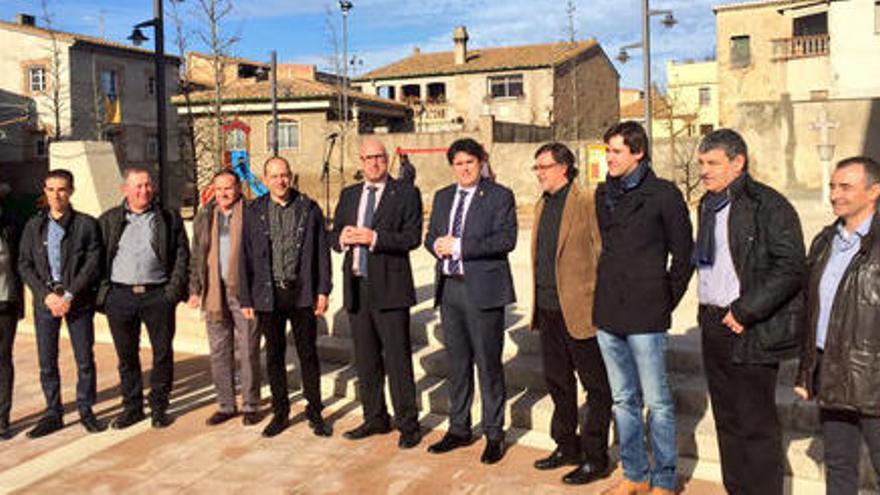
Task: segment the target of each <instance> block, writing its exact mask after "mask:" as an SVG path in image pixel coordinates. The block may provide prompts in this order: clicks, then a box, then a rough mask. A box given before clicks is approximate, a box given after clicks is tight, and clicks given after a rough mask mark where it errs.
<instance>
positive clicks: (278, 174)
mask: <svg viewBox="0 0 880 495" xmlns="http://www.w3.org/2000/svg"><path fill="white" fill-rule="evenodd" d="M291 176H292V174H291V172H290V164H289V163H287V160H285V159H284V158H281V157H280V156H275V157H272V158H269V159H268V160H266V163H264V164H263V181H264V182H265V183H266V187H268V188H269V194H270V195H271V196H272V199H274V200H276V201H279V202H285V201H286V200H287V192H288V191H289V190H290V184H291V179H292V177H291Z"/></svg>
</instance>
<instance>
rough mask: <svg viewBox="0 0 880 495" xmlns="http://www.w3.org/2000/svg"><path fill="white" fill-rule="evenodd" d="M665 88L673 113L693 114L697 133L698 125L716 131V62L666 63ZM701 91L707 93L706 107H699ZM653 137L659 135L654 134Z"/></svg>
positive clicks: (717, 108) (717, 107) (717, 110)
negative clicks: (706, 90)
mask: <svg viewBox="0 0 880 495" xmlns="http://www.w3.org/2000/svg"><path fill="white" fill-rule="evenodd" d="M666 84H667V88H668V94H669V99H670V101H672V102H674V104H673V106H674V107H676V108H675V113H678V114H682V113H693V114H696V116H697V119H696V121H695V122H694V123H693V124H694V126H695V127H696V128H697V130H699V128H700V126H701V125H711V126H712V127H713V128H718V112H719V104H718V62H716V61H714V60H711V61H705V62H674V61H670V62H667V63H666ZM703 88H706V89H708V91H709V104H708V105H700V91H701V89H703ZM655 127H656V126H655ZM654 135H655V136H657V135H658V134H657V131H656V130H655V131H654Z"/></svg>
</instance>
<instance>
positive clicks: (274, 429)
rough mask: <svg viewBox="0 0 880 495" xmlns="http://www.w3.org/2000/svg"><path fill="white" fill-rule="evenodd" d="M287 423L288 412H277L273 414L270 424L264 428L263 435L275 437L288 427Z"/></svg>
mask: <svg viewBox="0 0 880 495" xmlns="http://www.w3.org/2000/svg"><path fill="white" fill-rule="evenodd" d="M287 425H288V423H287V414H284V415H281V414H276V415H274V416H272V421H269V424H268V425H266V427H265V428H264V429H263V436H264V437H267V438H270V437H274V436H276V435H278V434H279V433H281V432H282V431H284V430H285V429H287Z"/></svg>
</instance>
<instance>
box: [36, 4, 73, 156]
mask: <svg viewBox="0 0 880 495" xmlns="http://www.w3.org/2000/svg"><path fill="white" fill-rule="evenodd" d="M40 8H41V10H42V17H43V24H44V25H45V27H46V29H47V30H48V31H49V41H50V46H49V67H48V71H49V95H48V99H47V101H46V103H47V107H48V108H49V111H50V112H51V114H52V136H51V137H52V139H54V140H56V141H57V140H60V139H61V136H62V130H61V115H62V113H63V112H64V110H65V109H66V108H67V101H66V99H65V98H64V96H63V94H62V92H61V91H62V88H61V86H62V84H63V83H64V66H63V61H62V60H61V54H62V53H61V45H60V44H59V42H58V35H57V33H56V32H55V29H54V28H53V20H54V17H53V15H52V12H51V10H50V8H49V0H40Z"/></svg>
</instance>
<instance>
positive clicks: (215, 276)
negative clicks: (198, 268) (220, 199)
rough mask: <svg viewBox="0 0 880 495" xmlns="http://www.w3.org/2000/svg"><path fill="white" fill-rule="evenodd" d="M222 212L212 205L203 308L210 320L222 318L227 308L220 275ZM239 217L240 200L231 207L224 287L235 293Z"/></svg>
mask: <svg viewBox="0 0 880 495" xmlns="http://www.w3.org/2000/svg"><path fill="white" fill-rule="evenodd" d="M222 214H223V212H221V211H220V207H218V206H215V207H214V218H212V219H211V244H210V246H209V247H208V274H207V275H208V277H207V290H206V291H205V299H204V301H203V308H204V310H205V317H206V319H207V320H210V321H218V320H222V319H223V318H224V316H225V313H226V312H227V310H226V309H225V307H226V305H225V304H223V302H224V301H225V299H226V294H225V293H224V292H225V291H224V290H223V289H224V284H223V280H222V278H221V276H220V228H219V226H218V224H219V221H218V220H219V217H220V215H222ZM241 217H242V202H241V201H238V202H237V203H235V205H234V206H233V207H232V217H231V218H230V223H229V259H228V260H227V261H228V263H229V265H228V266H229V273H228V274H227V276H226V285H225V288H226V290H228V291H231V292H233V293H236V292H237V291H238V262H239V252H240V248H241V227H242V223H241Z"/></svg>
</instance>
